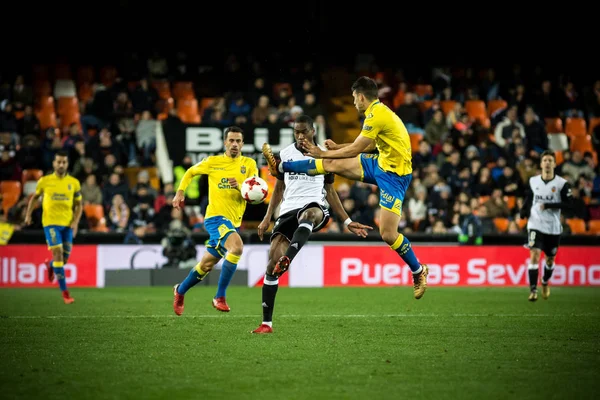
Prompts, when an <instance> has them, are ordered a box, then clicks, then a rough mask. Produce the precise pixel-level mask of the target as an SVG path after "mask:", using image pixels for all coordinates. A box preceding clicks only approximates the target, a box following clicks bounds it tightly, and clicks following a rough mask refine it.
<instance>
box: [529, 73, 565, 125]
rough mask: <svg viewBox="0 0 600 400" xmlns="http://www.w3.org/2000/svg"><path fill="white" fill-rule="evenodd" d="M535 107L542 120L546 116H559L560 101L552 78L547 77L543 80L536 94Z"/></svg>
mask: <svg viewBox="0 0 600 400" xmlns="http://www.w3.org/2000/svg"><path fill="white" fill-rule="evenodd" d="M534 108H535V111H536V113H537V114H538V115H539V116H540V119H542V120H543V119H544V118H551V117H558V115H559V113H558V101H557V97H556V94H555V92H554V91H553V89H552V82H550V80H548V79H546V80H544V81H543V82H542V85H541V88H540V90H539V91H538V93H537V96H536V101H535V105H534Z"/></svg>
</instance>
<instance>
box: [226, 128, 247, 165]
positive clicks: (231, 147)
mask: <svg viewBox="0 0 600 400" xmlns="http://www.w3.org/2000/svg"><path fill="white" fill-rule="evenodd" d="M224 136H225V154H227V155H228V156H229V157H233V158H235V157H237V156H239V155H240V154H242V146H243V145H244V131H243V130H242V128H240V127H239V126H230V127H229V128H226V129H225V135H224Z"/></svg>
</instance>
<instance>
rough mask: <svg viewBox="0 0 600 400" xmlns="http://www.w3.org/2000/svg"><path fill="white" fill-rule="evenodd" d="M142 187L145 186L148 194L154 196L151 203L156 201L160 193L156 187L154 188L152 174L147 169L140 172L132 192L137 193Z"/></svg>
mask: <svg viewBox="0 0 600 400" xmlns="http://www.w3.org/2000/svg"><path fill="white" fill-rule="evenodd" d="M140 187H143V188H145V189H146V190H147V191H148V193H147V194H148V195H149V196H151V197H152V202H151V203H154V199H155V198H156V197H157V196H158V193H157V192H156V189H154V188H153V187H152V185H151V184H150V174H149V173H148V171H147V170H145V169H143V170H141V171H140V172H138V175H137V183H136V185H135V186H134V188H133V190H132V192H133V193H136V192H137V191H138V190H139V188H140Z"/></svg>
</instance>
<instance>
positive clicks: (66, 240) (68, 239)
mask: <svg viewBox="0 0 600 400" xmlns="http://www.w3.org/2000/svg"><path fill="white" fill-rule="evenodd" d="M44 235H46V243H48V248H50V249H51V248H53V247H56V246H60V245H63V246H70V245H71V244H72V243H73V230H72V229H71V227H70V226H58V225H48V226H45V227H44Z"/></svg>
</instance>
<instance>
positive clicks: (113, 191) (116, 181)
mask: <svg viewBox="0 0 600 400" xmlns="http://www.w3.org/2000/svg"><path fill="white" fill-rule="evenodd" d="M116 195H119V196H121V201H123V202H125V201H127V199H128V198H129V188H128V187H127V185H126V184H125V183H124V182H122V181H121V178H120V177H119V174H116V173H112V174H111V175H110V177H109V178H108V182H107V183H105V184H104V187H103V189H102V199H103V201H104V207H105V208H109V207H111V205H113V197H115V196H116ZM127 211H128V212H129V208H128V210H127Z"/></svg>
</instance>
